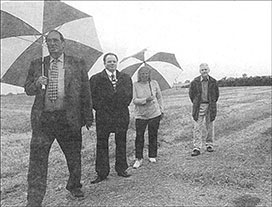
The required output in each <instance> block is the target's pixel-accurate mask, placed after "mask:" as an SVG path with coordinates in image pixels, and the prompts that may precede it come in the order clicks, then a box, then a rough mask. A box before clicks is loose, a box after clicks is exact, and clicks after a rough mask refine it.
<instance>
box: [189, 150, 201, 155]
mask: <svg viewBox="0 0 272 207" xmlns="http://www.w3.org/2000/svg"><path fill="white" fill-rule="evenodd" d="M191 155H192V156H197V155H200V151H199V150H197V149H194V150H193V152H192V154H191Z"/></svg>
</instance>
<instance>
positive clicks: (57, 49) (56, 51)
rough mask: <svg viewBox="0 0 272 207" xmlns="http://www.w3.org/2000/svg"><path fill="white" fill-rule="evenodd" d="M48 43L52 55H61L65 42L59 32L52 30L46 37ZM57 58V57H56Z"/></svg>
mask: <svg viewBox="0 0 272 207" xmlns="http://www.w3.org/2000/svg"><path fill="white" fill-rule="evenodd" d="M46 43H47V47H48V51H49V53H50V55H52V56H53V57H54V56H56V57H59V56H60V55H61V54H62V53H63V51H64V45H65V43H64V42H63V41H61V39H60V35H59V33H57V32H51V33H49V34H48V36H47V38H46ZM54 58H55V57H54Z"/></svg>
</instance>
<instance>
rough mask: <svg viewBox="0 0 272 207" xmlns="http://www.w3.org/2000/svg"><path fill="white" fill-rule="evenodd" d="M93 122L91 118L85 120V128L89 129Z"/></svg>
mask: <svg viewBox="0 0 272 207" xmlns="http://www.w3.org/2000/svg"><path fill="white" fill-rule="evenodd" d="M92 124H93V120H91V121H87V122H86V128H87V129H88V130H89V129H90V128H91V126H92Z"/></svg>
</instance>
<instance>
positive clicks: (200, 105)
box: [189, 63, 219, 156]
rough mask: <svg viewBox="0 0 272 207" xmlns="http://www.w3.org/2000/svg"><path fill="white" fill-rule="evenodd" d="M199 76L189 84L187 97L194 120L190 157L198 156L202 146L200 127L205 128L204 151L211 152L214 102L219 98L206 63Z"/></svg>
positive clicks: (214, 115)
mask: <svg viewBox="0 0 272 207" xmlns="http://www.w3.org/2000/svg"><path fill="white" fill-rule="evenodd" d="M199 72H200V74H201V75H200V76H198V77H196V78H195V79H194V80H193V81H192V82H191V84H190V88H189V96H190V99H191V101H192V103H193V110H192V115H193V119H194V121H195V122H194V130H193V144H194V149H193V153H192V156H197V155H199V154H200V148H201V146H202V126H203V125H204V119H205V122H206V123H205V128H206V131H207V133H206V149H207V151H208V152H213V150H214V149H213V140H214V120H215V117H216V112H217V107H216V102H217V100H218V98H219V89H218V85H217V81H216V80H215V79H214V78H212V77H211V76H209V75H208V74H209V72H210V68H209V66H208V64H207V63H202V64H201V65H200V68H199Z"/></svg>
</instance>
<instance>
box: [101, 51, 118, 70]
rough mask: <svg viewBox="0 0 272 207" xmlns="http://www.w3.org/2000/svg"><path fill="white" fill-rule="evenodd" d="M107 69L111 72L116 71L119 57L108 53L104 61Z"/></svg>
mask: <svg viewBox="0 0 272 207" xmlns="http://www.w3.org/2000/svg"><path fill="white" fill-rule="evenodd" d="M104 65H105V67H106V69H107V70H108V71H110V72H112V73H113V72H114V71H115V70H116V68H117V59H116V57H115V56H114V55H108V56H107V57H106V59H105V63H104Z"/></svg>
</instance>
